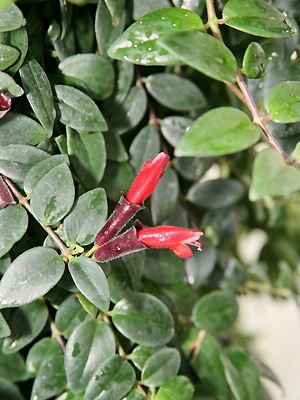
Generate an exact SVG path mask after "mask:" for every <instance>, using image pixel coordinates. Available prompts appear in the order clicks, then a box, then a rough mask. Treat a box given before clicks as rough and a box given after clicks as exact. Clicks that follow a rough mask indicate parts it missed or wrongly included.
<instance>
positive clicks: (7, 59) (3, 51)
mask: <svg viewBox="0 0 300 400" xmlns="http://www.w3.org/2000/svg"><path fill="white" fill-rule="evenodd" d="M0 19H1V17H0ZM19 56H20V52H19V50H17V49H15V48H14V47H11V46H7V45H5V44H0V71H3V70H4V69H6V68H8V67H10V66H11V65H12V64H14V63H15V62H16V61H17V59H18V58H19Z"/></svg>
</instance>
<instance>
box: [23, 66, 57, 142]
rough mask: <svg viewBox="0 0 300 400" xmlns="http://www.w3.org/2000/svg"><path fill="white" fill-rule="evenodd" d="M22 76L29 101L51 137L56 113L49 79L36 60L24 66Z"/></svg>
mask: <svg viewBox="0 0 300 400" xmlns="http://www.w3.org/2000/svg"><path fill="white" fill-rule="evenodd" d="M20 75H21V79H22V82H23V86H24V90H25V93H26V96H27V99H28V101H29V103H30V105H31V107H32V109H33V111H34V113H35V115H36V116H37V118H38V120H39V121H40V123H41V124H42V126H43V127H44V129H45V131H46V133H47V136H48V137H51V136H52V131H53V125H54V119H55V115H56V113H55V109H54V103H53V94H52V90H51V86H50V82H49V80H48V77H47V75H46V73H45V72H44V70H43V68H42V67H41V66H40V64H39V63H38V62H37V61H36V60H34V59H32V60H30V61H28V62H27V63H26V64H25V65H23V66H22V68H21V69H20Z"/></svg>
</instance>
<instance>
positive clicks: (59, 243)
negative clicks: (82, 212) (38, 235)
mask: <svg viewBox="0 0 300 400" xmlns="http://www.w3.org/2000/svg"><path fill="white" fill-rule="evenodd" d="M3 178H4V180H5V182H6V184H7V186H8V187H9V188H10V190H11V191H12V192H13V194H14V195H15V197H16V198H17V199H18V201H19V203H20V204H21V205H22V206H23V207H25V208H26V210H27V211H28V212H29V213H30V214H31V215H32V216H33V217H34V214H33V212H32V209H31V207H30V204H29V201H28V199H27V198H26V197H24V196H23V195H22V193H21V192H19V190H18V189H17V188H16V187H15V185H14V184H13V183H12V182H11V181H10V180H9V179H8V178H7V177H6V176H3ZM34 218H35V217H34ZM40 225H41V227H42V228H43V229H44V230H45V231H46V232H47V234H48V235H49V236H50V237H51V239H52V240H53V242H54V243H55V244H56V245H57V247H58V248H59V249H60V251H61V254H62V255H63V256H64V257H66V258H69V256H70V249H69V248H68V247H67V246H65V244H64V243H63V242H62V241H61V239H60V238H59V237H58V236H57V235H56V234H55V233H54V232H53V230H52V229H51V228H50V227H49V226H45V225H42V224H40Z"/></svg>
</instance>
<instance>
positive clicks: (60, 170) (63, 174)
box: [30, 164, 75, 225]
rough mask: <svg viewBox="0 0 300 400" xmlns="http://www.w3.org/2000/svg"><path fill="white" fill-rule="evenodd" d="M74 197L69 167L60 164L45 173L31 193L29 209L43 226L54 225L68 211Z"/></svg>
mask: <svg viewBox="0 0 300 400" xmlns="http://www.w3.org/2000/svg"><path fill="white" fill-rule="evenodd" d="M74 196H75V188H74V182H73V178H72V174H71V172H70V169H69V167H68V166H67V165H66V164H60V165H57V166H56V167H54V168H53V169H51V170H50V171H49V172H48V173H46V174H45V175H44V176H43V177H42V178H41V179H40V180H39V181H38V182H37V183H36V185H35V186H34V188H33V191H32V193H31V201H30V204H31V208H32V211H33V213H34V215H35V217H36V218H37V219H38V220H39V221H40V222H41V223H42V224H43V225H56V224H57V223H58V222H60V221H61V219H62V218H63V217H64V216H65V215H66V214H67V213H68V212H69V211H70V209H71V207H72V205H73V202H74Z"/></svg>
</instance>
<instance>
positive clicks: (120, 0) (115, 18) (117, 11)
mask: <svg viewBox="0 0 300 400" xmlns="http://www.w3.org/2000/svg"><path fill="white" fill-rule="evenodd" d="M105 3H106V5H107V8H108V10H109V12H110V14H111V16H112V22H113V25H118V24H119V22H120V19H121V17H122V15H123V12H124V8H125V0H105Z"/></svg>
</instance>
